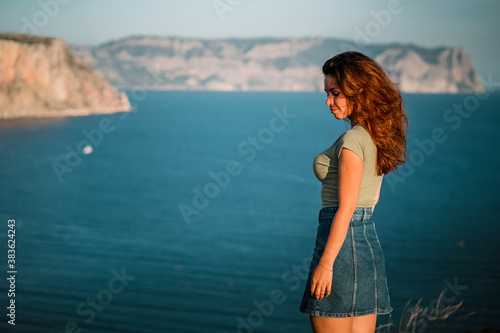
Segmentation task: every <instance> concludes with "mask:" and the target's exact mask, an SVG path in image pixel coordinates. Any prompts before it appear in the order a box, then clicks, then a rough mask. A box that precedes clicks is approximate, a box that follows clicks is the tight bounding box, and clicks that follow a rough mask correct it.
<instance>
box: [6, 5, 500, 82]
mask: <svg viewBox="0 0 500 333" xmlns="http://www.w3.org/2000/svg"><path fill="white" fill-rule="evenodd" d="M499 22H500V1H499V0H470V1H467V0H346V1H335V0H329V1H328V0H311V1H304V0H302V1H300V0H267V1H266V0H100V1H98V0H32V1H30V0H16V1H7V0H0V32H27V33H31V34H36V35H42V36H50V37H58V38H63V39H65V40H66V41H68V42H70V43H81V44H87V45H98V44H101V43H104V42H107V41H110V40H116V39H120V38H123V37H126V36H130V35H157V36H181V37H195V38H210V39H212V38H228V37H239V38H249V37H335V38H342V39H347V40H353V39H355V38H360V36H361V34H364V35H365V37H364V38H365V39H364V41H365V43H370V44H376V43H392V42H399V43H413V44H417V45H420V46H424V47H436V46H449V47H464V48H465V49H466V50H467V52H468V53H469V55H470V56H471V58H472V61H473V63H474V66H475V68H476V70H477V71H478V73H479V74H480V75H481V77H482V78H486V77H488V75H493V81H495V82H496V81H500V66H499V65H498V64H497V61H498V59H500V43H499V41H500V23H499Z"/></svg>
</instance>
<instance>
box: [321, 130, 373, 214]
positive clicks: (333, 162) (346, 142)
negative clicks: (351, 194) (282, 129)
mask: <svg viewBox="0 0 500 333" xmlns="http://www.w3.org/2000/svg"><path fill="white" fill-rule="evenodd" d="M342 148H347V149H349V150H351V151H353V152H354V153H356V155H358V156H359V157H360V158H361V160H362V161H363V179H362V181H361V189H360V192H359V197H358V203H357V207H372V206H373V204H374V203H375V197H376V195H377V191H378V188H379V186H380V182H381V181H382V176H378V175H377V171H376V170H377V169H376V163H377V146H375V143H374V142H373V140H372V138H371V136H370V134H369V133H368V132H367V131H366V130H365V129H364V128H363V127H362V126H361V125H360V124H356V125H355V126H353V127H352V128H351V129H350V130H348V131H347V132H345V133H344V134H342V135H341V136H340V137H339V138H338V139H337V141H335V142H334V143H333V145H331V146H330V147H328V148H327V149H325V150H324V151H322V152H321V153H320V154H319V155H318V156H316V158H315V159H314V163H313V169H314V174H315V175H316V178H318V180H319V181H321V183H322V187H321V206H322V207H338V205H339V193H338V191H339V187H338V165H339V157H340V151H341V150H342Z"/></svg>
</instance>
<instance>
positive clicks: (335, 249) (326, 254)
mask: <svg viewBox="0 0 500 333" xmlns="http://www.w3.org/2000/svg"><path fill="white" fill-rule="evenodd" d="M355 209H356V207H354V208H343V207H342V206H341V207H339V209H338V210H337V213H336V214H335V217H334V218H333V221H332V226H331V227H330V235H329V236H328V240H327V242H326V245H325V250H324V251H323V255H322V256H321V259H320V263H321V264H322V265H324V266H326V267H328V268H331V267H333V263H334V262H335V258H337V255H338V253H339V252H340V249H341V248H342V244H344V240H345V238H346V236H347V231H348V229H349V223H350V222H351V218H352V214H353V213H354V210H355Z"/></svg>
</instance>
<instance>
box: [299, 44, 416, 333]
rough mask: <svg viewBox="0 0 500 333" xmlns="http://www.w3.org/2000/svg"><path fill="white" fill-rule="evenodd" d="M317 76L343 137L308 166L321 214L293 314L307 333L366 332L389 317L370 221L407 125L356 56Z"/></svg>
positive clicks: (374, 72)
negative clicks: (317, 184)
mask: <svg viewBox="0 0 500 333" xmlns="http://www.w3.org/2000/svg"><path fill="white" fill-rule="evenodd" d="M323 74H324V75H325V77H324V84H325V91H326V93H327V100H326V105H328V107H329V108H330V110H331V113H332V114H333V115H334V116H335V118H337V119H348V120H349V122H350V124H351V129H350V130H348V131H346V132H345V133H344V134H343V135H341V136H340V137H339V138H338V139H337V140H336V141H335V143H334V144H333V145H332V146H330V147H329V148H327V149H326V150H324V151H323V152H321V153H320V154H319V155H318V156H317V157H316V158H315V159H314V163H313V167H314V173H315V175H316V177H317V178H318V179H319V180H320V181H321V182H322V188H321V201H322V204H321V206H322V208H321V210H320V212H319V225H318V230H317V236H316V246H315V249H314V255H313V258H312V261H311V265H310V269H309V278H308V281H307V284H306V289H305V291H304V296H303V299H302V302H301V305H300V311H301V312H303V313H305V314H308V315H309V316H310V321H311V326H312V329H313V331H314V332H315V333H323V332H356V333H360V332H363V333H364V332H374V331H375V325H376V320H377V314H389V313H390V312H392V310H393V309H392V307H391V306H390V297H389V290H388V286H387V276H386V271H385V259H384V254H383V251H382V248H381V246H380V242H379V240H378V237H377V233H376V230H375V224H374V222H373V219H372V217H373V215H372V213H373V210H374V209H375V205H376V204H377V202H378V199H379V194H380V188H381V186H382V177H383V175H385V174H388V173H389V172H392V171H394V170H395V169H396V168H397V166H398V165H401V164H404V162H405V158H406V134H407V130H408V119H407V116H406V112H405V106H404V101H403V98H402V97H401V94H400V92H399V90H398V87H397V85H396V84H395V83H394V82H392V81H391V80H390V79H389V78H388V76H387V75H386V73H385V72H384V70H383V69H382V67H380V66H379V65H378V64H377V63H376V62H375V61H373V60H372V59H370V58H369V57H367V56H365V55H364V54H362V53H359V52H345V53H341V54H338V55H336V56H335V57H333V58H331V59H329V60H327V61H326V62H325V64H324V65H323Z"/></svg>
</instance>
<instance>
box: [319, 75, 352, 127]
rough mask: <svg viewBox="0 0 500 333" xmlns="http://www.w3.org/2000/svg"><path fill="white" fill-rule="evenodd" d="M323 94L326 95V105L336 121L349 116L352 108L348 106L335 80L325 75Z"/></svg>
mask: <svg viewBox="0 0 500 333" xmlns="http://www.w3.org/2000/svg"><path fill="white" fill-rule="evenodd" d="M325 92H326V95H327V99H326V105H328V107H329V108H330V111H331V112H332V114H333V115H334V116H335V118H337V119H344V118H346V117H348V116H350V115H351V113H352V108H350V107H349V106H348V103H347V99H346V97H345V96H344V94H343V93H342V92H341V91H340V90H339V88H338V86H337V82H336V81H335V78H334V77H333V76H332V75H330V74H328V75H325Z"/></svg>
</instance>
